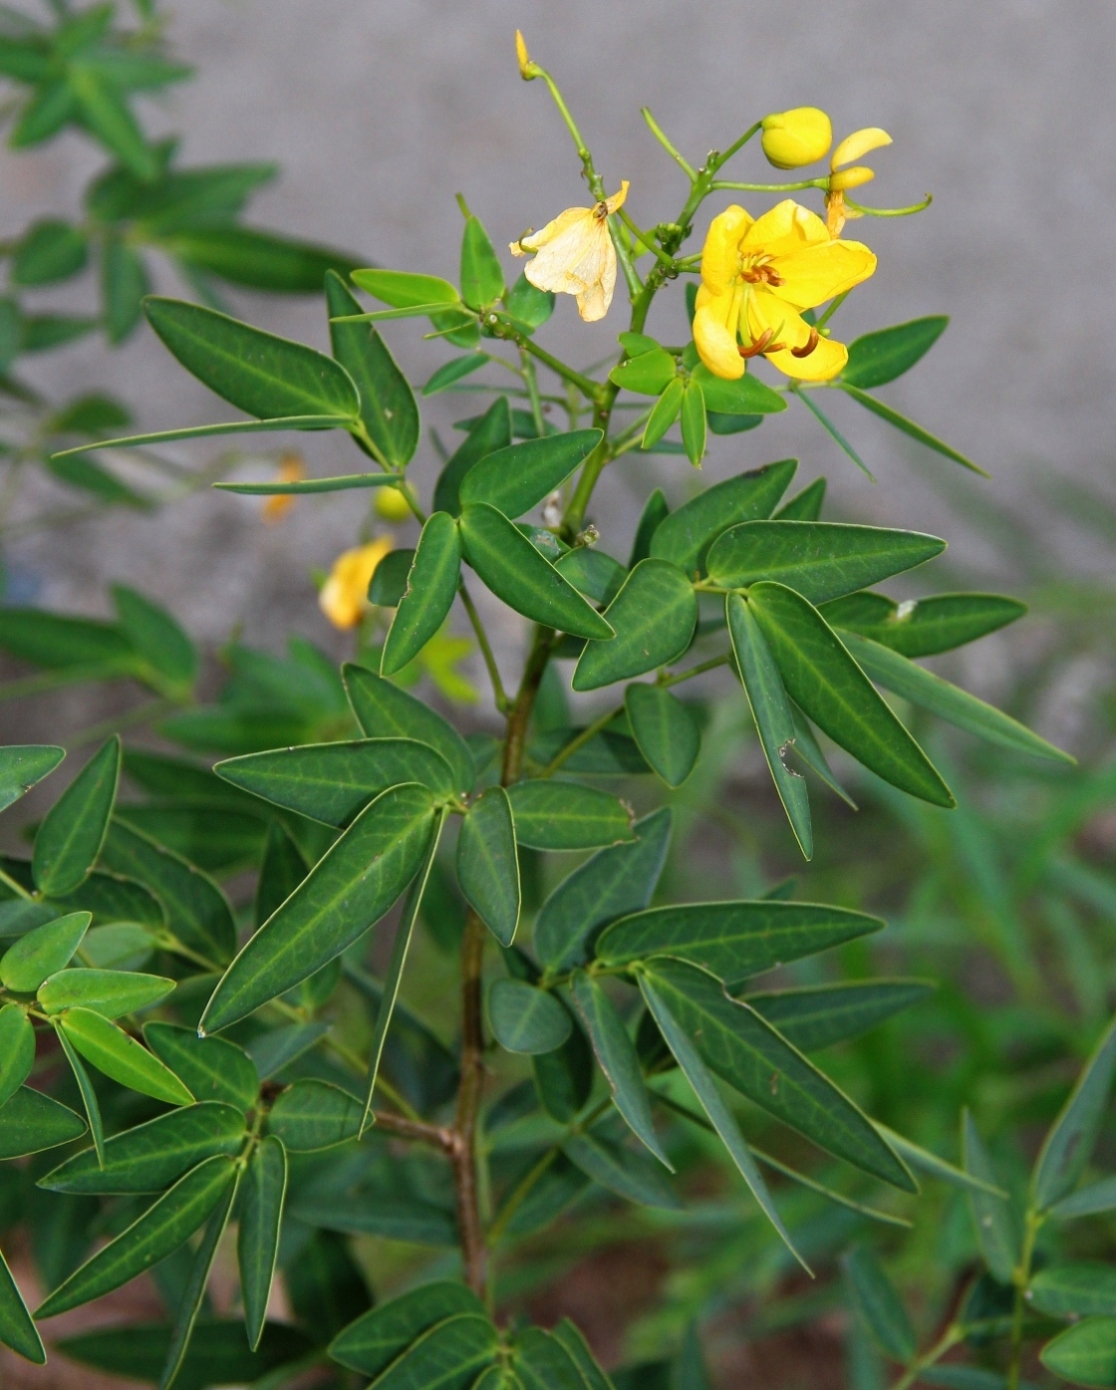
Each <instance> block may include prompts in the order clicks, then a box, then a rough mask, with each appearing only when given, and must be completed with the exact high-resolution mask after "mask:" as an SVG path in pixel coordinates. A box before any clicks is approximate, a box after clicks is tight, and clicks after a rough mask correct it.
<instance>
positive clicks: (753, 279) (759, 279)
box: [740, 264, 785, 286]
mask: <svg viewBox="0 0 1116 1390" xmlns="http://www.w3.org/2000/svg"><path fill="white" fill-rule="evenodd" d="M740 278H741V279H742V280H743V281H744V282H745V283H746V284H749V285H774V286H779V285H782V284H784V283H785V282H784V280H783V277H782V276H781V275H780V274H779V272H778V271H777V270H775V269H774V267H772V266H770V265H762V264H761V265H754V266H752V267H751V268H750V269H748V270H745V271H743V272H741V277H740Z"/></svg>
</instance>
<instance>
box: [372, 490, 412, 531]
mask: <svg viewBox="0 0 1116 1390" xmlns="http://www.w3.org/2000/svg"><path fill="white" fill-rule="evenodd" d="M376 512H377V515H379V516H382V517H383V519H384V520H385V521H394V522H396V523H398V522H401V521H410V519H411V507H410V503H409V502H408V501H407V499H406V498H405V497H404V496H403V494H402V492H400V490H399V489H398V488H397V487H379V488H377V489H376Z"/></svg>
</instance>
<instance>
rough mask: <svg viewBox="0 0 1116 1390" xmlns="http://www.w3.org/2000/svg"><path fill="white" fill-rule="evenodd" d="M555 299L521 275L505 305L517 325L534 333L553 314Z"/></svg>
mask: <svg viewBox="0 0 1116 1390" xmlns="http://www.w3.org/2000/svg"><path fill="white" fill-rule="evenodd" d="M554 298H555V296H554V295H553V294H551V293H549V292H548V291H546V290H539V289H536V288H535V286H534V285H532V284H531V282H530V280H528V279H527V277H526V275H520V277H519V279H518V280H517V281H516V282H515V284H514V285H513V286H512V287H511V289H510V290H509V291H508V296H507V298H506V299H505V300H504V303H505V305H506V306H507V310H508V314H509V316H510V317H511V318H513V319H514V320H515V321H516V323H519V324H522V325H523V327H524V328H526V329H527V331H528V333H533V332H534V331H535V329H536V328H541V327H542V325H543V324H544V323H546V321H547V319H549V318H550V316H551V314H553V312H554Z"/></svg>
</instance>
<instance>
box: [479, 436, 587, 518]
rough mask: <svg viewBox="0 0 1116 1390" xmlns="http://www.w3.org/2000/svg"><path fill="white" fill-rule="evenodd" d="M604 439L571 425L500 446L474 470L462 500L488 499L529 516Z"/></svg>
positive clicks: (501, 508) (502, 509) (511, 513)
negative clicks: (568, 428) (558, 431)
mask: <svg viewBox="0 0 1116 1390" xmlns="http://www.w3.org/2000/svg"><path fill="white" fill-rule="evenodd" d="M601 438H602V435H601V431H600V430H571V431H569V432H568V433H565V434H550V435H544V437H543V438H542V439H526V440H524V441H523V442H522V443H521V444H512V445H510V446H509V447H508V448H506V449H497V450H496V451H495V452H494V453H491V454H488V455H487V456H486V457H485V458H483V459H481V460H480V461H479V462H478V463H476V465H475V466H474V467H472V468H470V469H469V472H468V474H467V475H466V476H465V478H464V479H463V480H462V483H461V488H460V497H461V501H462V504H463V505H465V506H468V505H469V504H470V503H473V502H487V503H488V504H489V505H490V506H493V507H495V508H496V509H497V510H498V511H500V512H502V513H503V514H504V516H506V517H509V518H511V519H512V520H514V519H515V518H516V517H520V516H523V515H524V513H525V512H529V511H530V510H531V508H532V507H535V506H537V505H538V504H539V503H540V502H541V501H542V500H543V498H545V497H549V496H550V494H551V493H552V492H553V491H554V490H555V488H559V487H561V486H562V484H563V483H564V482H565V481H566V479H567V478H568V477H569V476H570V474H571V473H572V472H573V471H574V469H575V468H577V466H578V465H579V464H580V463H582V462H583V461H584V460H585V459H586V458H588V456H589V455H590V454H591V453H592V452H593V450H594V449H595V448H596V447H597V445H598V444H599V443H600V442H601Z"/></svg>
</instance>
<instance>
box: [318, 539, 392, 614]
mask: <svg viewBox="0 0 1116 1390" xmlns="http://www.w3.org/2000/svg"><path fill="white" fill-rule="evenodd" d="M394 545H395V541H394V539H393V538H392V537H391V536H380V537H378V538H377V539H376V540H374V541H369V543H368V544H367V545H358V546H356V547H355V548H354V549H353V550H343V551H342V552H341V554H340V555H338V557H337V559H336V560H334V562H333V568H332V569H331V570H330V572H329V578H328V579H327V580H326V582H325V583H324V584H323V585H322V590H321V593H320V594H319V595H318V604H319V606H320V607H321V610H322V612H323V613H324V614H325V615H326V617H327V618H328V619H329V620H330V622H331V623H332V624H333V626H334V627H340V628H349V627H356V625H357V623H359V622H360V620H361V618H363V617H364V615H365V613H367V612H368V611H369V610H370V609H371V607H372V605H371V604H370V603H369V602H368V586H369V584H371V582H372V576H373V574H375V572H376V566H377V565H378V564H379V563H380V561H381V560H382V559H383V558H384V556H385V555H387V554H388V552H389V551H390V550H392V549H393V548H394Z"/></svg>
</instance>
